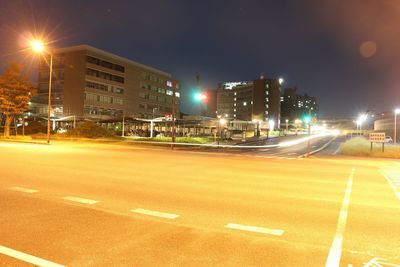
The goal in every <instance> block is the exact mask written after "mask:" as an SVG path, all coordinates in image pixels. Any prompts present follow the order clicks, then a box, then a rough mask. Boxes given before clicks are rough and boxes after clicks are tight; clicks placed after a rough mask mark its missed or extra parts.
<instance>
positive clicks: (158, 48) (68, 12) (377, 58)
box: [0, 0, 400, 117]
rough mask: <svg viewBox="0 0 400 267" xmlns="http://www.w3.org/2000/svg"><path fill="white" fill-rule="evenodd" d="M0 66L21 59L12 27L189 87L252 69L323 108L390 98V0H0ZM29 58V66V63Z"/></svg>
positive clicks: (339, 109)
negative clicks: (91, 49)
mask: <svg viewBox="0 0 400 267" xmlns="http://www.w3.org/2000/svg"><path fill="white" fill-rule="evenodd" d="M0 12H1V15H0V37H1V38H0V70H1V71H2V70H3V69H4V66H6V64H7V62H9V61H12V60H14V61H15V60H18V61H23V62H24V63H25V64H26V65H28V67H29V66H31V58H30V57H29V56H28V55H27V54H28V52H27V51H25V52H22V51H21V50H22V49H23V48H22V47H21V46H20V45H19V44H20V38H21V34H26V33H27V32H32V33H37V34H44V35H45V36H46V37H47V39H48V40H52V41H54V42H53V43H52V44H51V45H52V46H54V47H63V46H69V45H77V44H89V45H92V46H95V47H98V48H100V49H103V50H106V51H109V52H112V53H115V54H117V55H120V56H123V57H127V58H129V59H132V60H135V61H138V62H140V63H143V64H147V65H150V66H153V67H156V68H159V69H161V70H164V71H167V72H170V73H172V75H173V76H174V77H176V78H178V79H179V80H180V81H181V83H182V95H183V99H182V100H183V101H182V102H183V103H182V107H181V108H182V111H183V112H187V113H193V112H198V109H197V108H196V107H194V106H193V102H192V98H191V92H192V90H193V86H194V85H195V84H196V79H195V77H196V74H197V73H198V74H199V75H200V85H201V87H202V88H216V87H217V83H218V82H222V81H231V80H232V81H238V80H253V79H255V78H257V77H258V76H259V75H260V74H261V73H265V75H266V76H267V77H282V78H284V80H285V84H284V85H285V86H288V87H290V86H297V87H298V90H299V91H300V93H308V94H309V95H312V96H316V98H317V101H318V102H319V105H320V109H321V114H322V115H323V116H329V117H331V116H340V117H343V116H345V117H351V116H356V115H358V113H359V112H362V111H366V110H374V111H378V112H379V111H387V110H392V109H393V108H394V107H395V106H396V105H398V106H400V90H399V88H400V1H398V0H290V1H289V0H264V1H251V0H249V1H190V0H187V1H184V0H182V1H167V0H159V1H151V0H146V1H134V0H132V1H118V0H114V1H101V0H90V1H89V0H80V1H75V0H69V1H60V0H57V1H55V0H53V1H41V0H29V1H22V0H13V1H9V0H0ZM34 65H35V64H33V65H32V67H29V68H30V69H31V72H34V67H33V66H34Z"/></svg>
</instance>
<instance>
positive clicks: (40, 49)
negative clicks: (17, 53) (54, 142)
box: [30, 39, 53, 144]
mask: <svg viewBox="0 0 400 267" xmlns="http://www.w3.org/2000/svg"><path fill="white" fill-rule="evenodd" d="M30 45H31V48H32V50H33V52H35V53H37V54H44V53H46V52H47V54H49V55H50V64H49V69H50V71H49V97H48V103H47V143H48V144H50V115H51V114H50V113H51V78H52V75H53V54H52V53H50V52H49V51H46V47H45V45H44V43H43V41H41V40H38V39H34V40H32V41H31V42H30Z"/></svg>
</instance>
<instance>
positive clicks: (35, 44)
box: [30, 39, 44, 53]
mask: <svg viewBox="0 0 400 267" xmlns="http://www.w3.org/2000/svg"><path fill="white" fill-rule="evenodd" d="M30 43H31V47H32V49H33V51H34V52H36V53H42V52H43V51H44V44H43V42H42V41H40V40H38V39H34V40H32V41H31V42H30Z"/></svg>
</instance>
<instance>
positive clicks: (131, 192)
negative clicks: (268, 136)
mask: <svg viewBox="0 0 400 267" xmlns="http://www.w3.org/2000/svg"><path fill="white" fill-rule="evenodd" d="M0 155H1V156H0V160H1V177H2V178H1V180H0V207H1V208H2V209H1V211H2V216H1V217H0V225H2V227H1V228H0V246H4V247H6V248H11V249H14V250H17V251H21V252H24V253H27V254H29V255H33V256H36V257H39V258H41V259H45V260H49V261H51V262H54V263H57V264H61V265H67V266H325V264H326V263H327V262H328V259H329V256H330V255H331V254H332V253H331V251H332V247H335V248H337V243H338V242H336V243H335V242H334V240H338V238H337V237H338V233H339V235H341V237H342V242H341V244H340V253H339V254H340V255H338V253H337V251H336V250H335V252H336V253H333V255H334V256H333V258H334V259H335V260H336V261H337V260H338V261H339V262H340V264H341V265H340V266H350V265H349V264H351V265H353V266H363V264H364V263H367V262H369V261H371V260H373V259H374V258H378V259H375V260H377V261H381V260H382V258H384V259H385V261H387V262H390V263H393V264H400V256H399V253H398V251H399V250H398V249H399V247H400V239H398V238H396V237H398V236H400V227H399V225H400V224H399V223H400V216H399V215H400V200H399V199H398V198H397V196H396V191H395V190H394V189H393V187H392V186H391V185H390V184H389V182H388V181H387V179H386V178H385V177H384V176H383V175H382V171H386V172H387V173H388V175H391V177H394V178H393V179H396V177H395V176H396V175H397V174H394V171H393V170H396V168H400V165H398V163H397V162H395V161H390V160H376V159H375V160H367V159H354V158H327V159H295V160H285V159H266V158H259V157H255V156H249V155H247V156H243V155H236V156H228V155H227V154H217V153H216V154H210V153H196V152H193V153H188V152H187V151H169V150H163V149H158V148H156V149H153V148H146V147H123V146H110V145H95V146H94V145H88V144H86V145H80V144H79V145H73V144H69V145H68V146H66V145H63V144H58V145H52V146H35V145H23V144H7V143H1V144H0ZM353 172H354V173H353ZM352 173H353V176H352V179H353V180H352V183H351V186H350V187H349V181H350V177H351V174H352ZM390 179H392V178H390ZM393 181H395V180H393ZM396 181H397V180H396ZM395 189H396V188H395ZM349 192H350V193H349ZM346 195H349V196H348V198H347V199H346ZM346 203H347V204H346ZM346 205H347V209H346V208H345V209H344V208H343V207H344V206H346ZM341 214H342V215H341ZM343 214H346V216H345V217H346V218H345V221H344V223H343V216H344V215H343ZM341 217H342V219H341ZM338 229H339V231H338ZM334 243H335V244H336V245H335V246H334V245H333V244H334ZM335 260H334V261H333V264H334V262H335ZM330 263H332V262H330ZM0 266H24V262H23V261H22V260H17V259H15V258H13V257H11V256H9V255H8V256H7V255H5V254H4V253H3V254H2V253H1V249H0ZM327 266H328V265H327ZM330 266H334V265H330ZM372 266H374V265H372ZM392 266H393V265H392Z"/></svg>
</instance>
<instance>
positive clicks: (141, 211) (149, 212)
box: [131, 208, 179, 220]
mask: <svg viewBox="0 0 400 267" xmlns="http://www.w3.org/2000/svg"><path fill="white" fill-rule="evenodd" d="M131 212H134V213H139V214H143V215H149V216H153V217H160V218H164V219H170V220H173V219H176V218H178V217H179V215H177V214H173V213H166V212H161V211H154V210H146V209H140V208H139V209H133V210H131Z"/></svg>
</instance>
